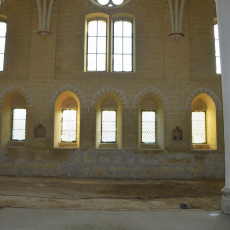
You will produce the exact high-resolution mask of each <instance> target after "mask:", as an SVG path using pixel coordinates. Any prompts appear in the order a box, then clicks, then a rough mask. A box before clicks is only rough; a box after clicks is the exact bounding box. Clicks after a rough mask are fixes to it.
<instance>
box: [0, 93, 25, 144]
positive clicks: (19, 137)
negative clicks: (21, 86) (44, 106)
mask: <svg viewBox="0 0 230 230" xmlns="http://www.w3.org/2000/svg"><path fill="white" fill-rule="evenodd" d="M26 118H27V103H26V100H25V98H24V96H23V95H20V94H14V93H11V94H9V95H8V96H7V97H6V99H5V101H4V103H3V116H2V138H1V141H2V145H24V143H25V140H26V121H27V119H26Z"/></svg>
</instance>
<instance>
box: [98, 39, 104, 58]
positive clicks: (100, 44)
mask: <svg viewBox="0 0 230 230" xmlns="http://www.w3.org/2000/svg"><path fill="white" fill-rule="evenodd" d="M97 53H100V54H105V53H106V37H100V38H98V42H97Z"/></svg>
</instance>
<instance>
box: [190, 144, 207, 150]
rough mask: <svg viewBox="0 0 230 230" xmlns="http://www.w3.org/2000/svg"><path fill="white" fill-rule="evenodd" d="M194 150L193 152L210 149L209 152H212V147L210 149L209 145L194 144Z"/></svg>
mask: <svg viewBox="0 0 230 230" xmlns="http://www.w3.org/2000/svg"><path fill="white" fill-rule="evenodd" d="M192 149H193V150H196V149H198V150H200V149H203V150H205V149H208V150H210V147H209V145H208V144H192Z"/></svg>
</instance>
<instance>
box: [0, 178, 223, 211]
mask: <svg viewBox="0 0 230 230" xmlns="http://www.w3.org/2000/svg"><path fill="white" fill-rule="evenodd" d="M223 187H224V181H222V180H196V181H191V180H190V181H182V180H127V179H124V180H120V179H119V180H117V179H69V178H29V177H6V176H0V208H9V207H10V208H32V209H39V208H40V209H59V210H60V209H76V210H101V211H102V210H104V211H112V210H118V211H124V210H128V211H130V210H132V211H134V210H138V211H141V210H159V209H174V210H175V209H178V210H179V209H181V208H180V204H181V203H183V204H186V205H185V206H183V205H182V206H181V207H184V208H188V209H193V210H194V209H195V210H212V211H214V210H220V201H221V189H222V188H223Z"/></svg>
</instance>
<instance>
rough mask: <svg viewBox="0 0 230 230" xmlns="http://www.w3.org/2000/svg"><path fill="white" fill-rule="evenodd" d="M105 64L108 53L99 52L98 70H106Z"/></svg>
mask: <svg viewBox="0 0 230 230" xmlns="http://www.w3.org/2000/svg"><path fill="white" fill-rule="evenodd" d="M105 64H106V55H105V54H98V55H97V71H105V70H106V69H105Z"/></svg>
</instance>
